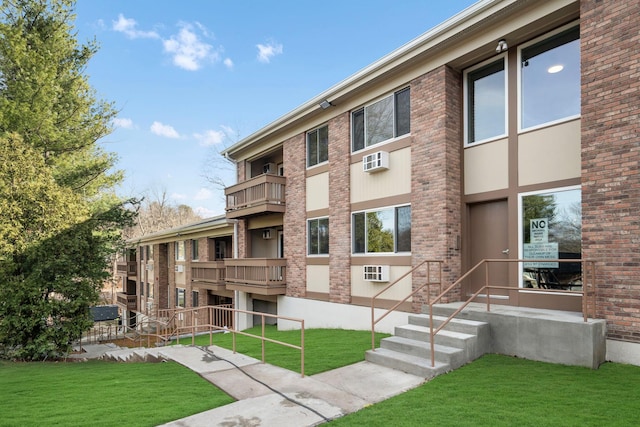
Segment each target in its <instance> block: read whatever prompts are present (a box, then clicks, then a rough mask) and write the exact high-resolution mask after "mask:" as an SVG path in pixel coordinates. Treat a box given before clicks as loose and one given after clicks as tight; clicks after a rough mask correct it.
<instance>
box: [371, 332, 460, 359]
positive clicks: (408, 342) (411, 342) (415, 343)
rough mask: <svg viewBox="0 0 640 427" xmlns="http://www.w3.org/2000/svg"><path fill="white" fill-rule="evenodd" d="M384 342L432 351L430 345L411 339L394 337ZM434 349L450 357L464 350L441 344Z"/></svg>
mask: <svg viewBox="0 0 640 427" xmlns="http://www.w3.org/2000/svg"><path fill="white" fill-rule="evenodd" d="M382 341H388V342H395V343H399V344H404V345H411V346H416V347H421V348H425V349H427V350H429V351H431V344H429V343H428V342H426V341H419V340H413V339H411V338H405V337H399V336H397V335H392V336H390V337H387V338H383V339H382ZM433 348H434V350H435V352H436V353H443V354H450V355H451V354H456V353H461V352H462V349H459V348H455V347H450V346H448V345H441V344H434V346H433Z"/></svg>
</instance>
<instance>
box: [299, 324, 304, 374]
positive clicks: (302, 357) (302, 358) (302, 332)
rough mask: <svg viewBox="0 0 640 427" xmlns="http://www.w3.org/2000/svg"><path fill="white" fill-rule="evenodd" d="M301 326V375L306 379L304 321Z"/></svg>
mask: <svg viewBox="0 0 640 427" xmlns="http://www.w3.org/2000/svg"><path fill="white" fill-rule="evenodd" d="M300 326H301V329H300V375H302V377H303V378H304V319H302V323H301V325H300Z"/></svg>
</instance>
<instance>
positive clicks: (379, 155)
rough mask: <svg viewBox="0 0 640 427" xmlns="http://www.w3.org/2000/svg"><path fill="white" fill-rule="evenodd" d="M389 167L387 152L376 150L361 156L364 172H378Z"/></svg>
mask: <svg viewBox="0 0 640 427" xmlns="http://www.w3.org/2000/svg"><path fill="white" fill-rule="evenodd" d="M387 169H389V153H387V152H386V151H376V152H375V153H371V154H368V155H366V156H363V157H362V170H363V171H365V172H379V171H383V170H387Z"/></svg>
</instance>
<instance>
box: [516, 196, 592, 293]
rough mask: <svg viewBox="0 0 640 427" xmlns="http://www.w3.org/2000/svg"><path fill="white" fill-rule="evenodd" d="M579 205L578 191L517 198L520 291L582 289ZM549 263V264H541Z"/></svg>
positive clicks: (580, 209) (580, 206)
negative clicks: (575, 260)
mask: <svg viewBox="0 0 640 427" xmlns="http://www.w3.org/2000/svg"><path fill="white" fill-rule="evenodd" d="M581 241H582V205H581V191H580V189H579V188H571V189H561V190H553V191H547V192H539V193H530V194H526V195H522V198H521V242H522V244H521V258H522V259H535V260H536V261H532V262H525V263H523V266H522V282H521V286H522V287H524V288H540V289H562V290H581V289H582V265H581V263H580V262H559V261H557V260H564V259H580V258H581V257H582V245H581ZM545 260H549V261H545Z"/></svg>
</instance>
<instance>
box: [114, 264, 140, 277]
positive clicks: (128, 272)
mask: <svg viewBox="0 0 640 427" xmlns="http://www.w3.org/2000/svg"><path fill="white" fill-rule="evenodd" d="M117 270H118V274H121V275H123V276H127V277H135V276H137V275H138V263H137V262H136V261H118V265H117Z"/></svg>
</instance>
